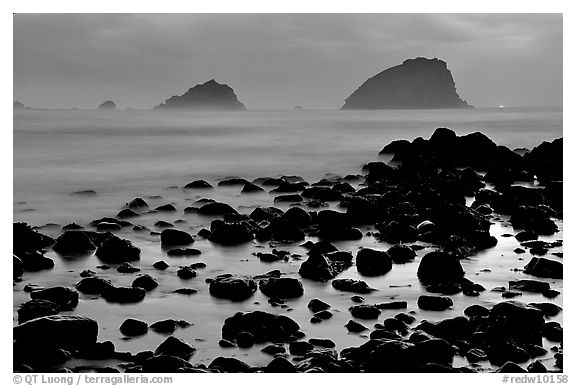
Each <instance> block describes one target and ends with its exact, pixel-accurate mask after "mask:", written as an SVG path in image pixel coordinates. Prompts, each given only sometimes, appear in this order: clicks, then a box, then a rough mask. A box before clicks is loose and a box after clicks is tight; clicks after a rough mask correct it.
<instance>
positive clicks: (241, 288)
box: [209, 274, 257, 301]
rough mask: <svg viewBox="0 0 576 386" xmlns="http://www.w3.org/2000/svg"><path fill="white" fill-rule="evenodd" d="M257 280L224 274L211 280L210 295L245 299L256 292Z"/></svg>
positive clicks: (234, 299)
mask: <svg viewBox="0 0 576 386" xmlns="http://www.w3.org/2000/svg"><path fill="white" fill-rule="evenodd" d="M256 288H257V286H256V282H255V281H254V280H252V279H250V278H246V277H242V276H234V275H232V274H223V275H219V276H216V277H215V278H214V279H213V280H212V281H211V282H210V287H209V291H210V295H212V296H214V297H217V298H223V299H229V300H233V301H244V300H246V299H248V298H249V297H251V296H252V295H253V294H254V292H256Z"/></svg>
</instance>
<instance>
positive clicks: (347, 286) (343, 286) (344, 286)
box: [332, 279, 375, 294]
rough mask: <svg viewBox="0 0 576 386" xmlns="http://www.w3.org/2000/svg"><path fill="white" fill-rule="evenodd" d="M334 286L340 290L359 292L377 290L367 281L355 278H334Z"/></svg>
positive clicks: (365, 292)
mask: <svg viewBox="0 0 576 386" xmlns="http://www.w3.org/2000/svg"><path fill="white" fill-rule="evenodd" d="M332 287H333V288H334V289H335V290H338V291H345V292H352V293H357V294H369V293H372V292H373V291H375V289H374V288H371V287H370V286H369V285H368V284H367V283H366V282H365V281H362V280H354V279H334V280H332Z"/></svg>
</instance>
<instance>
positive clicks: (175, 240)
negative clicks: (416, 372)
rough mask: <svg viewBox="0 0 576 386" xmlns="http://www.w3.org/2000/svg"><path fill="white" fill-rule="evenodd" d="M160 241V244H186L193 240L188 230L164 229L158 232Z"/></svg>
mask: <svg viewBox="0 0 576 386" xmlns="http://www.w3.org/2000/svg"><path fill="white" fill-rule="evenodd" d="M160 242H161V243H162V245H163V246H164V245H167V246H169V245H187V244H191V243H193V242H194V239H193V238H192V236H191V235H190V233H188V232H184V231H181V230H178V229H164V230H163V231H162V233H160Z"/></svg>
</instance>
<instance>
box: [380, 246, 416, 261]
mask: <svg viewBox="0 0 576 386" xmlns="http://www.w3.org/2000/svg"><path fill="white" fill-rule="evenodd" d="M386 253H387V254H388V256H390V258H391V259H392V262H394V263H395V264H404V263H408V262H410V261H412V260H414V258H415V257H416V252H414V250H413V249H412V248H410V247H409V246H407V245H404V244H396V245H393V246H391V247H390V248H389V249H388V250H387V251H386Z"/></svg>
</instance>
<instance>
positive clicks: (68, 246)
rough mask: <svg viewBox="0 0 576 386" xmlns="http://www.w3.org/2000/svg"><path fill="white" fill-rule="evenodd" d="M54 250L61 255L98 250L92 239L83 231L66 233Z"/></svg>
mask: <svg viewBox="0 0 576 386" xmlns="http://www.w3.org/2000/svg"><path fill="white" fill-rule="evenodd" d="M52 249H53V250H54V251H56V252H58V253H59V254H61V255H73V254H80V253H89V252H91V251H93V250H95V249H96V246H95V245H94V243H93V242H92V240H90V237H88V236H87V235H86V233H85V232H83V231H74V230H72V231H66V232H64V233H63V234H61V235H60V236H59V237H58V238H57V239H56V243H55V244H54V246H53V247H52Z"/></svg>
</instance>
